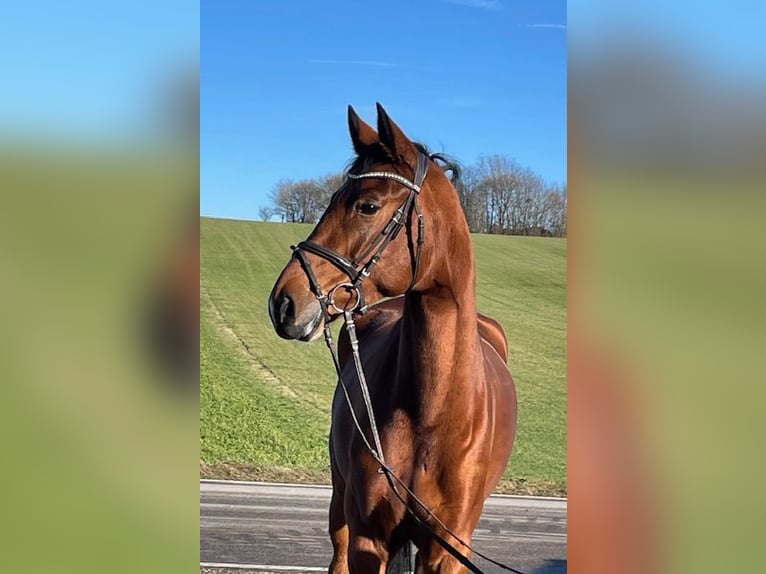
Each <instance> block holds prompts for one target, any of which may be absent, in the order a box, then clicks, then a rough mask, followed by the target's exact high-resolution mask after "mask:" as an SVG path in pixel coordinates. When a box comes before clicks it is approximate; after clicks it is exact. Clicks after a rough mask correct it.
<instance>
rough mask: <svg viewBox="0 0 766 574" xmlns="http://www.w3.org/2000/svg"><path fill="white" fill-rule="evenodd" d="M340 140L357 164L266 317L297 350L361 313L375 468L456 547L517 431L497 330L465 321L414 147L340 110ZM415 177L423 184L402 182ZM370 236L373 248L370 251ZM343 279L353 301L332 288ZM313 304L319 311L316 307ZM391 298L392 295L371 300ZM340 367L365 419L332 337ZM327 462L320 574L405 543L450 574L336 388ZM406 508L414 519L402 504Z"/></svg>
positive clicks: (463, 281)
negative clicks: (349, 312)
mask: <svg viewBox="0 0 766 574" xmlns="http://www.w3.org/2000/svg"><path fill="white" fill-rule="evenodd" d="M349 129H350V133H351V140H352V142H353V146H354V150H355V151H356V153H357V157H356V159H355V161H354V162H353V164H352V165H351V167H350V168H349V170H348V178H347V180H346V183H345V184H344V185H343V186H342V187H341V188H340V189H339V190H338V191H337V192H336V193H335V194H334V195H333V197H332V200H331V202H330V205H329V207H328V208H327V210H326V211H325V213H324V215H323V216H322V218H321V220H320V221H319V223H318V224H317V226H316V227H315V229H314V230H313V231H312V233H311V235H310V236H309V239H308V241H307V242H304V243H305V244H308V245H305V244H301V246H299V249H298V251H301V253H300V256H298V257H296V258H293V259H292V260H291V261H290V263H288V265H287V266H286V267H285V269H284V270H283V271H282V274H281V275H280V276H279V279H278V280H277V282H276V284H275V285H274V289H273V291H272V293H271V297H270V300H269V313H270V316H271V320H272V322H273V324H274V328H275V329H276V331H277V333H278V334H279V335H280V336H281V337H283V338H286V339H300V340H302V341H309V340H313V339H315V338H317V337H318V336H319V334H320V333H321V331H322V326H323V324H324V321H326V320H327V321H330V320H332V319H334V318H336V317H337V316H339V315H340V311H341V310H343V309H344V307H355V306H356V307H357V308H358V307H363V306H367V307H366V309H365V310H366V312H365V313H364V314H363V315H361V316H360V317H359V318H357V319H356V325H357V332H358V337H359V346H360V352H361V361H362V365H363V368H364V374H365V375H366V378H367V382H368V385H369V390H370V396H371V402H372V405H373V408H374V413H375V419H376V420H377V425H378V428H379V430H380V442H381V444H382V449H383V454H384V455H385V459H386V463H387V465H388V466H389V467H390V468H392V469H393V470H394V472H395V473H396V475H397V476H398V477H399V478H400V479H401V480H402V482H403V483H404V484H405V485H407V486H408V487H409V489H410V490H411V491H412V492H413V493H414V494H415V495H417V497H418V498H419V499H420V500H422V501H423V502H424V503H425V504H426V505H427V506H428V507H429V508H430V509H431V510H432V511H433V513H434V515H436V516H437V517H439V518H440V519H441V521H442V522H443V523H444V524H446V525H447V526H448V527H449V528H450V529H451V530H452V531H453V532H454V533H455V534H456V535H458V536H459V537H460V538H462V539H463V540H464V541H465V542H467V543H468V544H470V541H471V537H472V533H473V530H474V528H475V527H476V523H477V522H478V520H479V515H480V514H481V510H482V507H483V504H484V500H485V499H486V497H487V496H489V494H490V493H491V492H492V490H493V488H494V487H495V485H496V484H497V481H498V480H499V479H500V476H501V475H502V473H503V470H504V469H505V466H506V464H507V461H508V457H509V456H510V452H511V446H512V444H513V439H514V435H515V432H516V392H515V388H514V384H513V380H512V379H511V376H510V374H509V372H508V368H507V367H506V361H507V354H508V352H507V343H506V339H505V334H504V333H503V330H502V327H500V325H499V324H498V323H497V322H495V321H493V320H492V319H490V318H488V317H485V316H483V315H480V314H478V313H477V310H476V290H475V284H476V273H475V267H474V256H473V247H472V244H471V237H470V235H469V232H468V225H467V223H466V220H465V217H464V215H463V212H462V209H461V207H460V201H459V198H458V195H457V192H456V191H455V188H454V187H453V186H452V184H451V182H450V181H449V179H448V178H447V177H446V175H445V173H444V171H443V170H442V169H440V168H439V166H438V165H437V164H436V163H435V162H433V161H432V160H431V159H428V156H424V155H423V151H424V150H423V148H422V146H419V145H418V144H414V143H413V142H412V141H410V140H409V139H408V138H407V136H406V135H405V134H404V133H403V132H402V131H401V129H400V128H399V127H398V126H397V125H396V124H395V123H394V122H393V121H392V120H391V119H390V118H389V116H388V114H387V113H386V111H385V110H384V109H383V108H382V107H381V106H380V104H378V131H377V132H376V131H375V130H374V129H373V128H372V127H370V126H369V125H367V124H366V123H364V122H363V121H362V120H361V119H360V118H359V117H358V116H357V115H356V113H355V112H354V110H353V108H351V107H349ZM426 162H427V163H426ZM419 163H422V164H423V165H422V166H419V165H418V164H419ZM422 167H425V168H426V170H427V171H424V170H423V169H421V168H422ZM418 171H421V172H422V173H420V174H418V173H417V172H418ZM413 176H414V177H413ZM419 176H420V178H421V179H422V185H421V182H418V181H416V180H417V179H419ZM410 196H412V197H410ZM397 209H399V210H400V211H404V216H405V217H403V218H401V220H402V228H403V229H404V231H405V232H404V233H390V234H389V235H388V236H386V230H388V231H390V230H391V228H392V223H391V222H392V221H393V220H395V218H396V211H397ZM418 214H422V221H423V222H424V226H423V227H422V228H419V225H418V222H419V221H420V220H421V217H419V216H418ZM390 235H394V238H391V237H390ZM384 236H385V237H386V240H385V241H384V243H385V245H384V246H383V248H382V251H377V252H376V251H375V249H374V247H373V249H372V250H371V246H375V245H381V243H378V241H379V240H380V238H381V237H384ZM389 241H390V242H389ZM317 246H319V247H317ZM375 255H377V256H379V261H375V263H373V264H371V265H370V264H369V261H368V262H367V263H368V264H367V266H366V267H367V269H366V270H367V271H369V276H367V275H365V274H364V273H357V272H358V271H360V268H361V267H362V264H360V263H359V262H358V260H362V263H364V260H365V259H366V257H367V256H375ZM338 257H339V258H340V259H338ZM334 258H335V259H334ZM344 266H345V267H350V268H348V269H347V268H345V267H344ZM307 268H308V270H307ZM355 274H356V275H355ZM311 275H314V277H313V278H311ZM355 277H356V278H357V279H359V281H357V282H354V284H355V285H358V286H359V290H358V291H357V287H354V288H349V287H341V288H339V289H335V290H334V291H333V287H335V286H338V285H341V284H344V283H345V284H346V285H348V283H349V278H351V279H352V280H353V279H354V278H355ZM312 282H316V283H317V285H313V284H312ZM352 282H353V281H352ZM362 289H363V292H362ZM324 293H328V294H330V299H325V300H324V302H320V298H321V296H322V295H323V294H324ZM399 295H404V296H403V297H397V298H395V299H389V300H386V301H384V302H379V301H380V300H381V299H383V298H384V297H396V296H399ZM318 296H320V297H319V298H318ZM360 299H363V300H362V301H360ZM327 301H329V303H327ZM376 303H377V304H376ZM339 355H340V361H341V366H342V376H343V380H344V381H346V384H347V385H348V387H349V390H350V395H351V402H352V404H353V407H354V409H355V411H356V412H357V413H365V406H364V401H363V397H362V393H361V391H360V386H359V384H358V380H357V374H356V370H355V368H354V364H353V361H352V360H351V351H350V349H349V339H348V333H347V331H346V330H344V331H342V332H341V336H340V341H339ZM360 420H361V422H362V425H363V426H364V425H369V421H368V420H367V417H366V416H362V415H360ZM369 429H370V427H369V426H367V429H366V430H369ZM330 459H331V469H332V481H333V496H332V502H331V505H330V537H331V539H332V544H333V550H334V555H333V559H332V562H331V564H330V572H331V573H332V574H340V573H346V572H351V573H352V574H358V573H367V572H378V573H383V572H385V570H386V565H387V563H388V562H389V559H390V558H392V557H393V556H394V555H395V554H396V552H397V551H398V550H399V549H400V548H402V547H403V545H404V544H406V543H408V541H412V542H413V543H414V544H415V546H417V548H418V554H417V572H419V573H427V572H441V573H447V572H449V573H452V572H462V571H464V567H463V566H462V565H461V564H460V563H459V562H458V561H457V560H456V559H455V558H454V557H452V556H450V555H449V554H448V553H447V552H446V551H445V550H444V549H443V548H442V547H441V546H440V545H439V544H437V543H436V541H434V540H433V538H432V537H430V536H429V535H428V533H427V532H426V531H425V530H423V529H422V528H421V527H420V526H419V525H418V524H416V522H415V520H414V519H413V517H412V516H411V515H409V514H408V513H407V511H406V509H405V506H404V504H403V503H402V502H401V501H400V499H399V498H397V496H395V495H394V493H393V492H392V490H391V489H390V487H389V484H388V482H387V480H386V477H385V476H384V475H383V474H381V472H380V464H379V463H378V462H377V461H376V460H375V459H374V458H373V456H371V454H370V452H369V451H368V449H367V448H366V447H365V445H364V443H363V440H362V437H361V436H360V435H359V432H357V430H356V429H355V427H354V424H353V421H352V419H351V414H350V410H349V406H348V405H347V403H346V402H345V398H344V396H343V393H342V392H339V391H338V389H336V393H335V398H334V400H333V408H332V428H331V432H330ZM405 497H409V495H408V494H405ZM408 503H409V504H410V506H411V507H412V508H413V509H414V510H415V511H416V512H417V513H418V514H420V515H423V516H424V517H425V515H424V513H423V512H422V510H421V509H420V508H419V507H418V506H417V504H416V503H415V502H414V501H413V500H408ZM428 521H429V522H430V523H431V525H432V526H433V527H434V530H435V531H436V532H437V533H438V534H439V535H441V536H442V537H443V538H445V539H447V540H448V541H450V542H451V543H452V544H453V545H455V546H456V547H457V548H458V550H460V551H461V552H462V553H464V554H465V555H468V554H469V552H470V551H468V550H467V549H466V548H465V547H463V546H462V545H461V544H458V543H457V542H456V541H455V539H454V538H452V537H451V536H450V535H448V534H447V533H446V532H445V531H444V530H443V529H442V528H441V527H439V526H438V525H436V523H434V522H433V520H432V519H428Z"/></svg>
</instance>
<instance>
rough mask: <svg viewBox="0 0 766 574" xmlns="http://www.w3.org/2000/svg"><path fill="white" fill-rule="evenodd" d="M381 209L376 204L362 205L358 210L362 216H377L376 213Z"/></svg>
mask: <svg viewBox="0 0 766 574" xmlns="http://www.w3.org/2000/svg"><path fill="white" fill-rule="evenodd" d="M379 209H380V206H379V205H375V204H374V203H360V204H359V205H358V206H357V207H356V210H357V211H358V212H359V213H361V214H362V215H375V213H376V212H377V211H378V210H379Z"/></svg>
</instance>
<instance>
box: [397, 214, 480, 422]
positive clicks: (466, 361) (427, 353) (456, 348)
mask: <svg viewBox="0 0 766 574" xmlns="http://www.w3.org/2000/svg"><path fill="white" fill-rule="evenodd" d="M450 235H451V237H445V238H442V239H441V240H440V241H439V242H438V243H437V244H438V245H455V246H458V248H457V249H454V250H452V252H451V253H449V254H445V255H443V256H442V257H441V258H440V259H437V260H436V262H435V265H434V269H435V276H436V277H437V278H438V279H437V281H436V282H435V285H434V286H433V287H431V288H430V289H427V290H425V291H421V292H412V293H408V294H407V295H406V296H405V308H404V317H403V321H402V337H401V339H400V340H401V345H402V347H403V348H401V349H400V352H401V353H402V354H403V355H404V356H405V357H407V359H406V360H405V361H403V363H402V364H404V365H409V366H411V368H412V372H410V373H408V376H406V377H405V378H406V379H409V381H410V382H411V383H412V384H411V386H410V388H414V389H416V392H417V398H416V400H417V401H418V402H419V404H418V405H417V408H418V411H419V412H420V416H421V418H423V419H425V421H424V422H426V424H429V421H431V422H433V424H436V423H437V421H439V420H443V413H444V412H449V411H446V410H445V409H448V408H449V405H450V404H460V405H461V408H462V407H465V408H470V404H471V401H472V397H473V394H474V393H472V392H471V391H472V389H474V388H475V385H476V378H477V376H478V375H477V373H480V372H481V363H480V354H479V335H478V327H477V322H476V287H475V281H476V272H475V267H474V258H473V248H472V245H471V238H470V235H469V233H468V228H467V225H466V226H465V230H462V229H461V228H460V227H459V228H458V229H454V228H452V229H451V230H450ZM456 235H457V236H456ZM432 237H433V235H432ZM443 241H444V242H443Z"/></svg>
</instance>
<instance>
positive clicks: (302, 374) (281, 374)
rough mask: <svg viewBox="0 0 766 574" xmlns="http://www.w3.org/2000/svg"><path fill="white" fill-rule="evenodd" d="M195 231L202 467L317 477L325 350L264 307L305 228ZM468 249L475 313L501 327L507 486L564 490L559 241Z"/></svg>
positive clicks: (323, 460)
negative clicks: (286, 329)
mask: <svg viewBox="0 0 766 574" xmlns="http://www.w3.org/2000/svg"><path fill="white" fill-rule="evenodd" d="M200 226H201V253H200V268H201V294H200V304H201V312H200V336H201V342H200V349H201V378H200V385H201V389H200V433H201V437H200V439H201V457H202V463H203V465H204V466H203V468H204V471H203V472H204V473H205V474H206V475H207V476H213V475H215V474H216V472H219V474H220V473H222V472H225V471H216V470H215V469H216V468H225V467H226V465H228V464H230V463H234V464H235V465H240V467H241V466H242V465H251V466H252V467H254V468H257V469H265V472H268V469H271V468H284V469H291V470H292V471H293V472H304V471H305V472H307V473H308V474H309V475H312V474H313V475H314V476H325V475H326V474H322V473H326V469H327V465H328V455H327V435H328V431H329V425H330V402H331V399H332V393H333V390H334V386H335V375H334V371H333V368H332V363H331V360H330V357H329V355H328V353H327V349H326V348H325V346H324V345H323V344H322V343H321V342H317V343H314V344H305V343H299V342H295V341H284V340H282V339H280V338H279V337H277V335H276V334H275V333H274V331H273V329H272V327H271V324H270V322H269V319H268V313H267V297H268V295H269V292H270V291H271V287H272V285H273V284H274V281H275V280H276V278H277V276H278V275H279V273H280V271H281V270H282V268H283V267H284V265H285V263H286V262H287V261H288V258H289V257H290V250H289V245H291V244H294V243H296V242H297V241H299V240H301V239H303V238H304V237H306V235H307V234H308V232H309V231H310V229H311V227H310V226H308V225H299V224H280V223H255V222H244V221H230V220H218V219H209V218H202V219H201V222H200ZM474 245H475V250H476V258H477V267H478V294H477V296H478V305H479V310H480V311H482V312H483V313H486V314H488V315H490V316H492V317H494V318H495V319H497V320H498V321H500V322H501V323H502V325H503V327H504V328H505V331H506V334H507V336H508V343H509V350H510V360H509V363H510V364H509V368H510V370H511V372H512V373H513V376H514V379H515V381H516V386H517V393H518V399H519V429H518V433H517V437H516V443H515V446H514V453H513V455H512V457H511V461H510V464H509V467H508V469H507V470H506V473H505V482H506V486H507V488H506V490H507V489H508V488H510V489H512V490H516V491H525V490H528V489H531V490H530V491H539V490H541V489H542V491H550V492H558V493H560V492H563V491H564V490H565V488H566V241H565V240H561V239H552V238H534V237H507V236H492V235H476V236H474ZM211 469H212V470H211ZM508 485H510V487H508ZM536 485H537V486H539V487H540V488H536Z"/></svg>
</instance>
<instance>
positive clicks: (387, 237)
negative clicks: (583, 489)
mask: <svg viewBox="0 0 766 574" xmlns="http://www.w3.org/2000/svg"><path fill="white" fill-rule="evenodd" d="M428 160H429V158H428V156H426V155H425V154H423V153H419V154H418V162H417V168H416V169H415V178H414V181H410V180H408V179H407V178H405V177H403V176H401V175H399V174H397V173H392V172H386V171H371V172H367V173H362V174H358V175H354V174H348V177H349V178H350V179H368V178H377V179H390V180H393V181H396V182H398V183H400V184H402V185H403V186H405V187H406V188H408V189H409V190H410V193H409V194H408V195H407V198H406V199H405V200H404V201H403V202H402V204H401V205H400V206H399V208H398V209H397V210H396V211H395V212H394V215H393V216H392V217H391V219H390V220H389V222H388V223H387V224H386V226H385V227H384V228H383V230H382V231H381V232H380V234H379V235H378V237H377V238H376V239H375V240H374V241H373V242H372V244H371V245H370V246H369V247H368V248H367V249H366V250H365V251H364V252H363V254H362V255H361V256H359V257H358V259H357V258H355V259H353V260H349V259H348V258H346V257H344V256H343V255H340V254H339V253H337V252H336V251H333V250H332V249H329V248H327V247H324V246H322V245H319V244H317V243H314V242H313V241H308V240H306V241H301V242H300V243H299V244H298V245H297V246H291V249H292V250H293V257H295V258H296V259H298V261H299V262H300V264H301V267H302V268H303V270H304V272H305V273H306V276H307V277H308V280H309V285H310V287H311V291H312V292H313V293H314V296H315V297H316V298H317V300H318V301H319V305H320V307H321V308H322V315H323V318H324V340H325V344H326V345H327V348H328V349H329V351H330V355H331V356H332V361H333V365H334V366H335V371H336V372H337V374H338V382H339V383H340V386H341V389H342V390H343V395H344V396H345V399H346V403H347V404H348V408H349V411H350V413H351V418H352V420H353V422H354V426H356V429H357V431H359V436H361V438H362V441H363V442H364V445H365V447H366V448H367V450H368V452H369V453H370V455H371V456H372V458H373V459H374V460H375V461H376V462H377V463H378V464H379V465H380V468H379V470H378V472H379V473H380V474H383V475H384V476H385V477H386V480H387V481H388V484H389V487H390V488H391V490H392V491H393V493H394V494H395V495H396V497H397V498H398V499H399V501H400V502H401V503H402V504H403V505H404V507H405V509H406V511H407V513H408V514H409V515H410V516H412V517H413V518H414V520H415V522H416V523H417V524H418V525H419V526H421V527H422V528H423V529H424V530H426V531H427V532H428V534H429V535H430V536H431V537H432V538H433V539H434V540H436V542H438V543H439V544H440V545H441V546H442V547H443V548H444V549H445V550H446V551H447V552H449V553H450V554H451V555H452V556H453V557H454V558H455V559H456V560H457V561H458V562H460V563H461V564H462V565H463V566H465V567H466V568H468V569H469V570H470V571H471V572H474V574H484V573H483V571H482V570H480V569H479V567H478V566H476V565H475V564H474V563H473V562H471V560H470V559H469V558H468V557H466V556H465V555H464V554H463V553H462V552H460V551H459V550H458V549H457V548H455V547H454V546H453V545H452V544H450V543H449V542H448V541H447V540H445V539H444V538H443V537H441V536H440V535H439V534H438V533H437V532H436V530H435V529H434V527H433V526H431V525H430V524H429V523H428V522H427V521H426V520H425V519H424V518H422V517H421V516H420V515H419V514H418V513H416V512H415V510H413V508H412V506H411V505H410V504H409V502H408V501H407V500H406V499H405V498H404V496H403V495H402V494H401V492H400V491H399V486H400V487H401V488H402V490H404V491H405V492H406V493H407V494H408V495H409V496H410V497H411V498H412V500H414V501H415V502H416V503H417V505H418V506H419V507H420V508H421V509H422V510H423V511H424V513H425V514H426V515H427V517H428V518H432V519H433V520H434V521H435V522H436V523H437V524H438V525H439V526H441V528H443V529H444V531H445V532H447V534H449V535H450V536H451V537H452V538H454V539H455V540H456V541H457V542H458V543H460V544H461V545H462V546H464V547H465V548H467V549H468V550H470V551H472V552H473V553H475V554H476V555H478V556H481V557H482V558H484V559H485V560H488V561H489V562H491V563H493V564H495V565H496V566H499V567H501V568H503V569H505V570H508V571H510V572H513V573H514V574H524V573H523V572H521V571H519V570H516V569H514V568H511V567H510V566H507V565H505V564H502V563H501V562H497V561H495V560H493V559H492V558H490V557H488V556H486V555H484V554H482V553H481V552H478V551H477V550H475V549H474V548H472V547H471V546H470V545H468V544H467V543H466V542H464V541H463V540H462V539H461V538H460V537H459V536H457V535H456V534H455V533H454V532H453V531H452V530H450V528H449V527H447V525H446V524H444V522H442V521H441V520H440V519H439V518H438V517H437V516H436V515H435V514H434V513H433V512H432V511H431V509H429V508H428V506H426V504H425V503H424V502H423V501H421V500H420V498H418V497H417V496H416V495H415V493H414V492H412V490H411V489H410V488H409V487H408V486H407V485H406V484H405V483H404V481H403V480H402V479H400V478H399V477H398V476H397V475H396V473H395V472H394V470H393V469H392V468H391V467H389V466H388V465H387V464H386V461H385V458H384V456H383V446H382V444H381V442H380V434H379V433H378V426H377V423H376V421H375V413H374V411H373V408H372V400H371V399H370V391H369V387H368V386H367V378H366V377H365V374H364V368H363V366H362V359H361V356H360V354H359V339H358V338H357V336H356V323H355V322H354V315H355V314H359V315H364V313H366V311H367V303H366V301H365V298H364V289H363V286H362V281H364V279H366V278H367V277H369V275H370V273H371V272H372V269H373V267H375V265H377V264H378V262H379V261H380V257H381V255H382V253H383V251H384V250H385V249H386V247H388V245H389V244H390V243H391V242H392V241H393V240H394V239H396V236H397V235H398V234H399V232H400V231H401V229H402V227H403V226H404V224H405V222H409V221H411V218H412V212H413V211H414V212H415V214H416V215H417V218H418V239H417V251H416V253H415V256H414V261H413V270H412V280H411V281H410V284H409V286H408V287H407V289H406V291H405V293H407V292H409V291H410V290H411V289H412V287H413V286H414V285H415V282H416V280H417V276H418V270H419V268H420V255H421V251H422V246H423V243H424V241H425V238H424V228H425V223H424V220H423V215H422V214H421V213H420V211H419V209H418V207H417V195H418V194H419V193H420V190H421V186H422V185H423V181H424V180H425V178H426V174H427V172H428ZM305 252H309V253H312V254H314V255H317V256H319V257H321V258H322V259H324V260H325V261H328V262H329V263H331V264H333V265H334V266H335V267H337V268H338V269H340V270H341V271H343V272H344V273H345V274H346V275H347V276H348V278H349V282H343V283H339V284H337V285H335V286H334V287H333V288H332V289H330V290H329V291H328V292H327V293H326V294H325V293H324V291H322V287H321V285H320V284H319V281H318V280H317V277H316V275H315V274H314V271H313V269H312V267H311V263H310V262H309V260H308V257H307V256H306V253H305ZM367 257H369V259H368V260H367V262H366V263H365V264H364V265H363V266H361V268H360V263H359V260H361V261H363V260H364V259H365V258H367ZM338 289H344V290H346V291H347V292H350V293H351V294H352V297H351V298H350V299H349V301H348V302H347V303H346V305H345V306H344V307H343V308H339V307H337V306H336V304H335V292H336V291H337V290H338ZM354 295H355V296H354ZM352 302H353V305H352ZM331 309H335V311H336V312H337V313H338V314H342V315H343V319H344V321H345V328H346V333H347V334H348V338H349V343H350V345H351V355H352V357H353V360H354V368H355V370H356V375H357V380H358V381H359V387H360V389H361V391H362V398H363V399H364V405H365V409H366V411H367V418H368V420H369V423H370V431H371V433H372V443H374V444H372V443H371V442H370V440H369V439H368V438H367V435H366V434H365V432H364V429H363V428H362V425H361V423H360V422H359V416H358V415H357V413H356V411H355V410H354V406H353V404H352V402H351V395H350V393H349V389H348V386H347V385H346V382H345V381H344V380H343V374H342V370H341V365H340V360H339V358H338V353H337V351H336V349H335V345H334V344H333V340H332V331H331V329H330V321H329V319H330V318H331V316H332V315H331V312H330V311H331ZM397 485H398V486H397Z"/></svg>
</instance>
